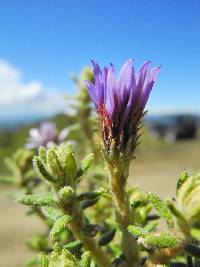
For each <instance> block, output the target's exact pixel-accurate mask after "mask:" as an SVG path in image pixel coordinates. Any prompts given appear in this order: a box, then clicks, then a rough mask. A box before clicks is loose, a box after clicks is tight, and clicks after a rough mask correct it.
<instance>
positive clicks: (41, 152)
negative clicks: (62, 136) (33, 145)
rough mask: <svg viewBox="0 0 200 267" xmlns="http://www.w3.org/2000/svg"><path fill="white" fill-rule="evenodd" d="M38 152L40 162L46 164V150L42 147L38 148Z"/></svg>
mask: <svg viewBox="0 0 200 267" xmlns="http://www.w3.org/2000/svg"><path fill="white" fill-rule="evenodd" d="M38 152H39V158H40V160H41V161H42V162H43V163H44V164H46V163H47V150H46V148H45V147H43V146H40V148H39V151H38Z"/></svg>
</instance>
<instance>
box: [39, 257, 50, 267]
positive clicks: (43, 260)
mask: <svg viewBox="0 0 200 267" xmlns="http://www.w3.org/2000/svg"><path fill="white" fill-rule="evenodd" d="M40 266H41V267H48V266H49V259H48V256H46V255H43V256H41V258H40Z"/></svg>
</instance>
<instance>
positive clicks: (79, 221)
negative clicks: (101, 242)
mask: <svg viewBox="0 0 200 267" xmlns="http://www.w3.org/2000/svg"><path fill="white" fill-rule="evenodd" d="M60 204H61V207H62V209H63V211H64V212H65V213H66V214H69V215H71V216H72V221H71V222H70V223H69V228H70V230H71V231H72V233H73V235H74V237H75V238H76V239H78V240H80V241H81V242H82V243H83V246H84V248H85V250H88V251H90V253H91V255H92V257H93V259H94V261H95V263H96V264H97V265H98V267H109V266H110V263H111V259H110V257H109V256H108V255H106V253H105V252H104V251H103V249H102V248H101V247H99V246H98V244H97V243H96V241H95V240H94V239H93V238H92V237H88V236H86V235H85V234H84V233H83V232H84V231H83V230H84V226H85V220H84V216H83V212H82V210H81V209H80V207H79V205H74V206H73V207H71V210H69V209H68V208H67V207H66V205H65V204H64V203H60Z"/></svg>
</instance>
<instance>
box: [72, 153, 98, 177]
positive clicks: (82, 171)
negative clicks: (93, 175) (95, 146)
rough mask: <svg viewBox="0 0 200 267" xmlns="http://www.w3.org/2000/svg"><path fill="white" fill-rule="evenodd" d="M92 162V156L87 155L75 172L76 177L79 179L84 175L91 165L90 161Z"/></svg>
mask: <svg viewBox="0 0 200 267" xmlns="http://www.w3.org/2000/svg"><path fill="white" fill-rule="evenodd" d="M93 160H94V154H93V153H91V154H88V155H87V156H86V157H85V158H84V159H83V160H82V161H81V166H80V168H79V169H78V171H77V175H76V177H81V176H82V175H83V174H85V173H86V171H87V170H88V169H89V167H90V165H91V164H92V161H93Z"/></svg>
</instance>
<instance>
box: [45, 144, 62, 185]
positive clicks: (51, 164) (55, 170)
mask: <svg viewBox="0 0 200 267" xmlns="http://www.w3.org/2000/svg"><path fill="white" fill-rule="evenodd" d="M47 164H48V169H49V170H50V172H51V174H52V176H53V177H56V178H57V179H58V180H60V181H63V180H65V171H64V169H63V167H62V166H61V163H60V161H59V159H58V156H57V154H56V152H55V150H54V148H50V149H49V150H48V152H47Z"/></svg>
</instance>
